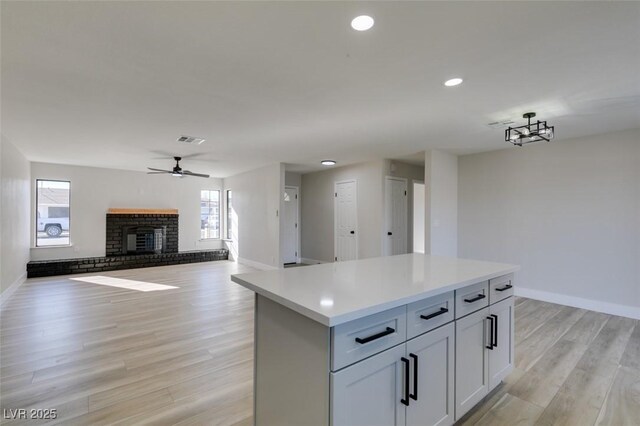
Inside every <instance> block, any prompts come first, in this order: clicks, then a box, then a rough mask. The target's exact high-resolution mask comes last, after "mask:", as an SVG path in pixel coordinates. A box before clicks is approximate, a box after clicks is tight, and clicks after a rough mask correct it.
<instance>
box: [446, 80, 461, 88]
mask: <svg viewBox="0 0 640 426" xmlns="http://www.w3.org/2000/svg"><path fill="white" fill-rule="evenodd" d="M460 83H462V79H461V78H452V79H451V80H447V81H445V82H444V85H445V86H447V87H451V86H457V85H458V84H460Z"/></svg>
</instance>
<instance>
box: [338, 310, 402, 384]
mask: <svg viewBox="0 0 640 426" xmlns="http://www.w3.org/2000/svg"><path fill="white" fill-rule="evenodd" d="M405 340H407V307H406V305H404V306H399V307H397V308H393V309H389V310H388V311H384V312H380V313H378V314H374V315H369V316H368V317H364V318H360V319H357V320H354V321H351V322H348V323H345V324H340V325H337V326H335V327H333V328H332V329H331V370H332V371H336V370H339V369H341V368H343V367H346V366H347V365H351V364H353V363H354V362H358V361H360V360H361V359H364V358H367V357H370V356H371V355H375V354H377V353H378V352H382V351H384V350H385V349H388V348H390V347H392V346H395V345H397V344H400V343H403V342H404V341H405Z"/></svg>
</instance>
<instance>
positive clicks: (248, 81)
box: [1, 1, 640, 177]
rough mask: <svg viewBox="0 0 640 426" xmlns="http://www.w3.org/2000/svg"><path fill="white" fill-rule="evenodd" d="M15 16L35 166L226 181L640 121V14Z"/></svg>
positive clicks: (419, 11) (400, 6) (16, 129)
mask: <svg viewBox="0 0 640 426" xmlns="http://www.w3.org/2000/svg"><path fill="white" fill-rule="evenodd" d="M1 4H2V6H1V7H2V11H1V12H2V34H1V35H2V46H1V47H2V89H3V90H2V99H1V100H2V133H3V135H4V136H5V137H6V138H7V139H8V140H10V141H11V142H13V143H14V144H15V145H17V146H18V147H19V148H20V149H21V150H22V151H23V152H24V153H25V154H26V155H27V157H28V158H29V159H30V160H33V161H46V162H54V163H67V164H79V165H88V166H98V167H112V168H122V169H133V170H144V169H145V167H146V166H153V167H170V166H172V161H171V160H169V159H164V160H163V159H162V157H170V156H171V155H170V154H183V155H188V154H199V156H198V157H193V158H190V159H187V160H185V162H184V164H183V166H184V167H186V168H188V169H190V170H193V171H197V172H208V173H210V174H212V175H213V176H218V177H224V176H228V175H232V174H235V173H238V172H240V171H244V170H248V169H252V168H255V167H259V166H262V165H265V164H268V163H273V162H285V163H289V164H297V165H298V167H297V170H303V171H305V170H313V169H317V168H318V167H319V165H318V163H319V161H320V160H321V159H324V158H333V159H336V160H337V161H338V162H339V164H347V163H353V162H357V161H364V160H370V159H376V158H402V157H406V156H411V154H414V153H415V152H418V151H422V150H424V149H426V148H440V149H448V150H451V151H452V152H457V153H471V152H480V151H486V150H494V149H500V148H504V147H505V146H507V144H506V143H505V142H504V140H503V138H504V136H503V132H502V131H501V130H495V129H490V128H489V127H488V126H487V125H486V124H487V123H489V122H491V121H495V120H501V119H518V118H519V117H520V116H521V115H522V113H524V112H527V111H530V110H533V111H536V112H538V117H539V118H540V119H543V120H545V119H547V120H549V122H550V124H553V125H555V126H556V135H557V139H556V140H557V141H558V143H559V142H560V141H561V140H562V139H563V138H569V137H577V136H582V135H587V134H594V133H603V132H607V131H611V130H618V129H627V128H634V127H639V123H640V3H639V2H628V3H618V2H586V3H585V2H453V3H451V2H449V3H442V2H437V3H435V2H422V3H421V2H407V3H398V2H374V3H362V2H345V3H342V2H134V1H130V2H7V1H2V3H1ZM362 13H366V14H370V15H372V16H373V17H374V18H375V20H376V25H375V26H374V27H373V29H372V30H370V31H368V32H356V31H354V30H352V29H351V28H350V26H349V22H350V20H351V19H352V18H353V17H354V16H356V15H358V14H362ZM454 76H460V77H463V78H464V79H465V82H464V83H463V85H461V86H458V87H454V88H445V87H444V86H443V85H442V82H443V81H444V80H446V79H448V78H451V77H454ZM519 121H521V119H520V120H519ZM181 134H185V135H191V136H198V137H203V138H206V139H207V141H206V142H205V144H203V145H201V146H197V147H194V146H184V145H180V144H178V143H177V142H175V140H176V138H177V137H178V136H180V135H181ZM513 149H515V148H513ZM525 149H526V148H525Z"/></svg>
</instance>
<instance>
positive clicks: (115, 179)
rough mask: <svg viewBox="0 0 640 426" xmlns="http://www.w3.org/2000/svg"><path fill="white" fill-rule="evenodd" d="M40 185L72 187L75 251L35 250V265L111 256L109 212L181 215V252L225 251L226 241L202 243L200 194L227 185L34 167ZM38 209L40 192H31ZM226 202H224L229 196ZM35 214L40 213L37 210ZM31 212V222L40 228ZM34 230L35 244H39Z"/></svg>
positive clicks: (46, 165) (90, 169)
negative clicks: (128, 210) (167, 211)
mask: <svg viewBox="0 0 640 426" xmlns="http://www.w3.org/2000/svg"><path fill="white" fill-rule="evenodd" d="M31 178H32V182H31V185H32V188H34V185H35V180H36V179H57V180H68V181H70V182H71V229H70V234H71V243H72V246H71V247H56V248H44V247H43V248H32V249H31V258H32V260H42V259H65V258H73V257H91V256H104V255H105V233H106V214H107V210H108V209H109V208H116V207H121V208H171V209H178V214H179V215H180V219H179V225H178V226H179V229H178V232H179V240H178V248H179V250H180V251H188V250H200V249H209V248H220V247H222V242H221V241H220V240H200V190H202V189H221V188H222V180H221V179H214V178H210V179H203V178H195V177H194V178H181V179H178V178H175V177H172V176H170V175H148V174H146V173H144V172H134V171H125V170H114V169H102V168H96V167H80V166H68V165H60V164H49V163H31ZM31 194H32V195H31V196H32V202H33V203H34V205H35V196H34V194H35V189H32V191H31ZM223 198H224V196H223ZM31 210H34V209H31ZM33 215H34V213H33V211H32V212H31V218H32V220H31V222H32V223H34V221H35V219H34V216H33ZM33 232H34V227H33V226H31V237H30V241H31V242H32V243H33V241H34V239H35V238H34V234H33Z"/></svg>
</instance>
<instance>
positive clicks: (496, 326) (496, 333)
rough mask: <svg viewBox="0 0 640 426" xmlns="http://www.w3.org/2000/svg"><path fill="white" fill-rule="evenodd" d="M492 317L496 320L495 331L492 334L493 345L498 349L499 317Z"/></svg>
mask: <svg viewBox="0 0 640 426" xmlns="http://www.w3.org/2000/svg"><path fill="white" fill-rule="evenodd" d="M491 316H492V317H493V318H494V319H495V322H494V323H493V331H492V332H491V345H492V346H493V347H494V348H497V347H498V316H497V315H494V314H491Z"/></svg>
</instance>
